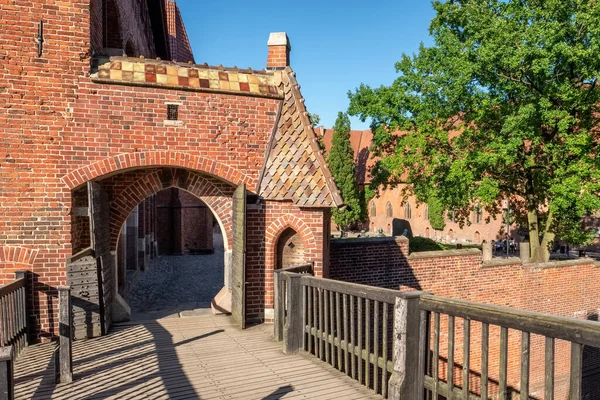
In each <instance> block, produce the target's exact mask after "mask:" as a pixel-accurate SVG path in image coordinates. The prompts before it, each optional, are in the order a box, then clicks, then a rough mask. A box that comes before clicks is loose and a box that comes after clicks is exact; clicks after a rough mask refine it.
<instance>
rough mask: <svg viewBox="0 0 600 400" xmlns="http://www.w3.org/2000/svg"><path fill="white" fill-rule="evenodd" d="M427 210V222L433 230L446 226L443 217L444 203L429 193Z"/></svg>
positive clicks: (439, 229)
mask: <svg viewBox="0 0 600 400" xmlns="http://www.w3.org/2000/svg"><path fill="white" fill-rule="evenodd" d="M427 207H428V209H427V210H428V212H429V224H430V225H431V227H432V228H433V229H435V230H438V231H441V230H443V229H444V228H445V227H446V219H445V218H444V205H443V204H442V202H441V201H439V200H438V198H437V197H435V196H434V195H429V198H428V200H427Z"/></svg>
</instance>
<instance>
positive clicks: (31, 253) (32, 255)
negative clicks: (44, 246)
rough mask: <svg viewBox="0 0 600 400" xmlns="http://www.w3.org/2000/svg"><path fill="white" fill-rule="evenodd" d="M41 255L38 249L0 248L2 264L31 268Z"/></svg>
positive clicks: (20, 247) (5, 246) (0, 261)
mask: <svg viewBox="0 0 600 400" xmlns="http://www.w3.org/2000/svg"><path fill="white" fill-rule="evenodd" d="M38 253H39V250H38V249H31V248H28V247H22V246H10V245H2V246H0V263H12V264H16V265H19V266H31V265H33V263H34V262H35V259H36V257H37V255H38Z"/></svg>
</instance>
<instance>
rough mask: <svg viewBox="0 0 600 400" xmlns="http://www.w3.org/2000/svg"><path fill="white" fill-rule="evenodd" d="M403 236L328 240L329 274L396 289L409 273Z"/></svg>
mask: <svg viewBox="0 0 600 400" xmlns="http://www.w3.org/2000/svg"><path fill="white" fill-rule="evenodd" d="M405 243H408V239H406V238H404V237H396V238H391V237H385V238H365V239H334V240H331V249H330V266H329V268H330V269H329V278H331V279H337V280H341V281H347V282H356V283H362V284H364V285H371V286H379V287H385V288H388V289H397V288H398V287H399V286H400V284H401V283H402V282H403V281H404V280H405V279H406V276H407V275H410V270H409V268H408V264H407V260H406V254H407V253H406V251H405V249H404V247H405V246H404V244H405Z"/></svg>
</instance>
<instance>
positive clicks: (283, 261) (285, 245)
mask: <svg viewBox="0 0 600 400" xmlns="http://www.w3.org/2000/svg"><path fill="white" fill-rule="evenodd" d="M305 261H306V259H305V253H304V241H303V240H302V238H301V237H300V235H298V233H297V232H296V231H295V230H293V229H292V228H287V229H286V230H284V231H283V232H282V233H281V235H280V236H279V239H278V240H277V265H276V267H277V269H280V268H288V267H292V266H294V265H300V264H303V263H304V262H305Z"/></svg>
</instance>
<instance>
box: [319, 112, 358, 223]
mask: <svg viewBox="0 0 600 400" xmlns="http://www.w3.org/2000/svg"><path fill="white" fill-rule="evenodd" d="M333 129H334V133H333V138H332V144H331V150H330V151H329V156H328V157H327V165H328V166H329V169H330V170H331V174H332V175H333V179H334V181H335V183H336V185H337V187H338V188H339V189H340V192H341V194H342V198H343V199H344V203H345V204H346V208H345V209H343V210H340V209H337V208H334V209H333V220H334V221H335V223H336V224H337V225H338V226H339V227H340V228H341V229H347V228H348V227H349V226H350V225H351V224H352V223H354V222H358V221H360V219H361V201H360V198H359V193H358V186H357V184H356V174H355V164H354V151H353V150H352V146H351V144H350V119H349V118H348V115H347V114H345V113H341V112H340V113H338V117H337V119H336V121H335V125H334V127H333Z"/></svg>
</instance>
